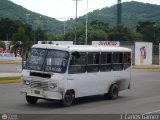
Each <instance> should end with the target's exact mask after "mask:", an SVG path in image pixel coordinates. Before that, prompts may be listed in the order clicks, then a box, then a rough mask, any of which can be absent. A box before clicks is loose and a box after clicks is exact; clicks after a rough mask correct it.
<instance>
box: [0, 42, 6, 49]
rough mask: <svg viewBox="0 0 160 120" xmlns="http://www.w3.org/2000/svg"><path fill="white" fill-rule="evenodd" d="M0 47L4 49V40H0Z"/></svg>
mask: <svg viewBox="0 0 160 120" xmlns="http://www.w3.org/2000/svg"><path fill="white" fill-rule="evenodd" d="M0 48H2V49H3V50H5V49H6V45H5V43H4V42H2V41H0Z"/></svg>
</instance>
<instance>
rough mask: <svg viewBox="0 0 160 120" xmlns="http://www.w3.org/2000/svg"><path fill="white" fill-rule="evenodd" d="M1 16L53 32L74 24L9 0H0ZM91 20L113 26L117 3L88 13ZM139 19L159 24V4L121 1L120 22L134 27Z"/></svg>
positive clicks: (81, 18)
mask: <svg viewBox="0 0 160 120" xmlns="http://www.w3.org/2000/svg"><path fill="white" fill-rule="evenodd" d="M1 18H11V19H15V20H21V21H22V22H24V23H28V24H31V25H32V26H33V28H34V29H36V28H37V27H41V28H42V29H44V30H46V31H48V32H49V33H53V34H63V32H64V25H65V30H66V32H67V31H69V30H73V29H74V26H75V20H74V19H71V20H68V21H65V22H62V21H58V20H56V19H54V18H51V17H47V16H44V15H41V14H38V13H35V12H32V11H30V10H27V9H26V8H24V7H22V6H20V5H17V4H15V3H13V2H11V1H9V0H0V19H1ZM93 20H99V21H101V22H104V23H108V24H109V25H110V26H115V25H116V21H117V5H113V6H111V7H105V8H103V9H100V10H95V11H93V12H90V13H88V22H91V21H93ZM77 21H78V23H77V24H83V23H84V24H85V21H86V16H85V15H84V16H81V17H79V18H78V19H77ZM139 21H154V22H156V23H157V24H158V25H160V5H153V4H148V3H141V2H135V1H132V2H124V3H122V24H124V25H126V26H129V27H135V26H136V25H137V22H139ZM64 23H65V24H64Z"/></svg>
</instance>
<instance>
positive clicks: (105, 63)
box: [100, 52, 112, 72]
mask: <svg viewBox="0 0 160 120" xmlns="http://www.w3.org/2000/svg"><path fill="white" fill-rule="evenodd" d="M100 58H101V59H100V60H101V62H100V63H101V65H100V71H101V72H106V71H111V70H112V64H111V59H112V53H111V52H110V53H109V52H108V53H106V52H102V53H101V56H100Z"/></svg>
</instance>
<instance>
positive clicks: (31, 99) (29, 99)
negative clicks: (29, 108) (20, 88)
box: [26, 95, 38, 105]
mask: <svg viewBox="0 0 160 120" xmlns="http://www.w3.org/2000/svg"><path fill="white" fill-rule="evenodd" d="M26 101H27V103H28V104H32V105H33V104H36V102H37V101H38V98H37V97H33V96H28V95H26Z"/></svg>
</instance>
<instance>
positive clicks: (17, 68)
mask: <svg viewBox="0 0 160 120" xmlns="http://www.w3.org/2000/svg"><path fill="white" fill-rule="evenodd" d="M21 71H22V65H17V64H0V73H20V72H21Z"/></svg>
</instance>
